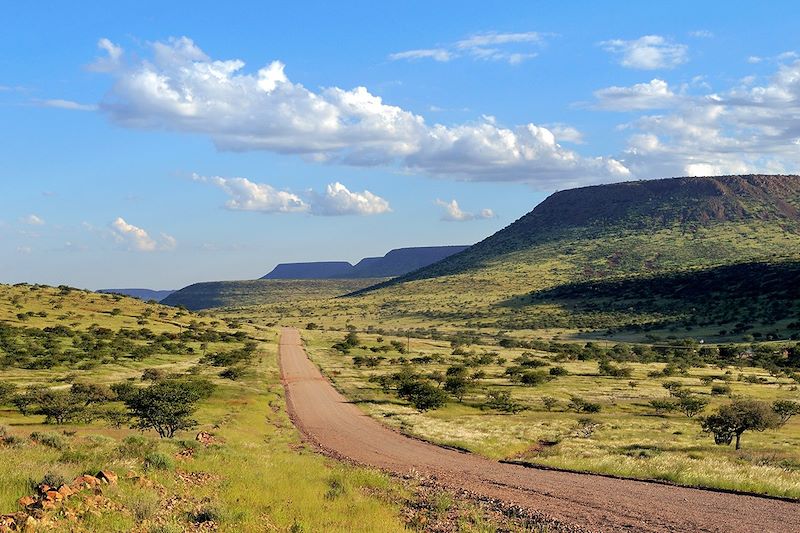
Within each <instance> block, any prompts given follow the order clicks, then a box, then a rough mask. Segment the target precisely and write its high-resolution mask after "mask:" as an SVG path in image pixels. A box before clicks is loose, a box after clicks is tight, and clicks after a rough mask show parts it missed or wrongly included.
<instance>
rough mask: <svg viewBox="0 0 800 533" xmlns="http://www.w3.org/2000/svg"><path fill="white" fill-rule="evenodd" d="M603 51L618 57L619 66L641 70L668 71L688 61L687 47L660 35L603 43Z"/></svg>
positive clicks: (601, 44)
mask: <svg viewBox="0 0 800 533" xmlns="http://www.w3.org/2000/svg"><path fill="white" fill-rule="evenodd" d="M600 46H602V47H603V49H604V50H606V51H608V52H611V53H613V54H615V55H617V56H619V58H620V59H619V61H620V65H622V66H623V67H628V68H635V69H641V70H655V69H669V68H674V67H677V66H678V65H680V64H682V63H685V62H686V61H687V60H688V52H689V47H688V46H686V45H685V44H679V43H674V42H672V41H670V40H668V39H666V38H664V37H662V36H661V35H644V36H642V37H639V38H638V39H635V40H632V41H624V40H622V39H613V40H610V41H603V42H601V43H600Z"/></svg>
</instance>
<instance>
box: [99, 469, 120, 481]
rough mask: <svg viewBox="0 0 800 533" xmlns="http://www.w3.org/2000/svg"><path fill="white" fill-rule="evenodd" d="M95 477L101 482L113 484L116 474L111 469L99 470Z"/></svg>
mask: <svg viewBox="0 0 800 533" xmlns="http://www.w3.org/2000/svg"><path fill="white" fill-rule="evenodd" d="M95 477H96V478H97V479H99V480H100V481H102V482H103V483H107V484H109V485H114V484H116V482H117V474H115V473H114V472H112V471H111V470H101V471H99V472H98V473H97V475H96V476H95Z"/></svg>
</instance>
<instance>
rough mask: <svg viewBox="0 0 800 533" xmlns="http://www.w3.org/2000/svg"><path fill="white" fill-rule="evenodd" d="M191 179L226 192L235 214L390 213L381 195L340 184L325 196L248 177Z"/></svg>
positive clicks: (322, 214) (193, 177) (324, 194)
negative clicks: (293, 191) (282, 188)
mask: <svg viewBox="0 0 800 533" xmlns="http://www.w3.org/2000/svg"><path fill="white" fill-rule="evenodd" d="M192 179H193V180H194V181H199V182H203V183H210V184H212V185H216V186H217V187H219V188H220V189H222V190H223V191H225V192H226V193H227V194H228V196H229V197H230V199H229V200H228V201H227V202H226V203H225V207H226V208H227V209H230V210H233V211H258V212H261V213H309V214H311V215H320V216H339V215H378V214H381V213H387V212H389V211H391V209H390V207H389V202H388V201H386V200H385V199H383V198H381V197H380V196H378V195H376V194H373V193H371V192H370V191H366V190H365V191H362V192H355V191H350V190H349V189H348V188H347V187H345V186H344V185H342V184H341V183H339V182H334V183H331V184H329V185H328V186H327V187H326V189H325V192H323V193H317V192H315V191H313V190H309V191H305V192H304V193H302V194H295V193H292V192H289V191H280V190H277V189H275V188H274V187H272V186H271V185H268V184H266V183H256V182H253V181H250V180H249V179H247V178H223V177H219V176H214V177H204V176H199V175H197V174H194V175H193V176H192Z"/></svg>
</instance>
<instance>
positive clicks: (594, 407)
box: [567, 396, 601, 413]
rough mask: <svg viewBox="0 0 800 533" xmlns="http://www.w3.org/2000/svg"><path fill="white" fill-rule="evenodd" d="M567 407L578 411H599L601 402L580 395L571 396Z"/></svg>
mask: <svg viewBox="0 0 800 533" xmlns="http://www.w3.org/2000/svg"><path fill="white" fill-rule="evenodd" d="M567 407H568V408H569V409H572V410H573V411H575V412H577V413H599V412H600V410H601V406H600V404H599V403H593V402H590V401H588V400H584V399H583V398H581V397H580V396H572V397H570V399H569V404H567Z"/></svg>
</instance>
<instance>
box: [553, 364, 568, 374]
mask: <svg viewBox="0 0 800 533" xmlns="http://www.w3.org/2000/svg"><path fill="white" fill-rule="evenodd" d="M550 375H551V376H566V375H569V371H568V370H567V369H566V368H564V367H563V366H554V367H552V368H551V369H550Z"/></svg>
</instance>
